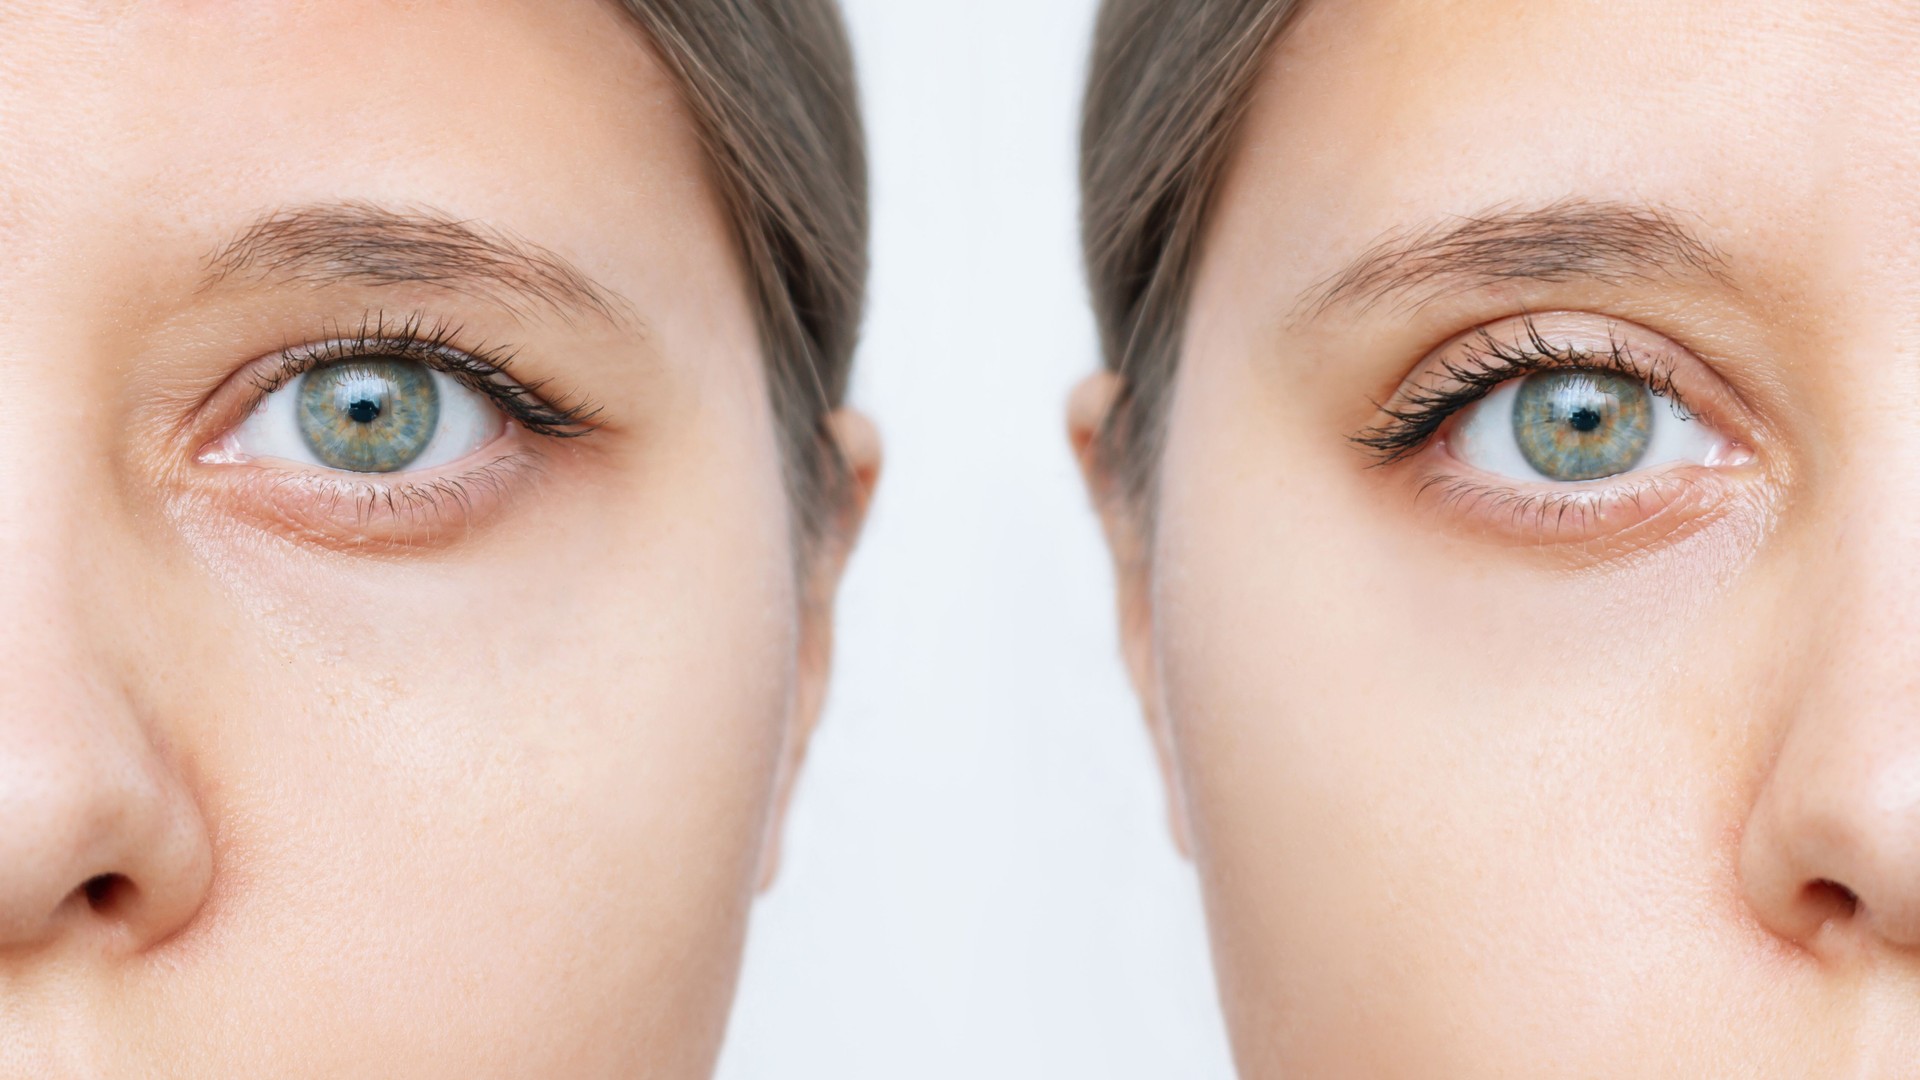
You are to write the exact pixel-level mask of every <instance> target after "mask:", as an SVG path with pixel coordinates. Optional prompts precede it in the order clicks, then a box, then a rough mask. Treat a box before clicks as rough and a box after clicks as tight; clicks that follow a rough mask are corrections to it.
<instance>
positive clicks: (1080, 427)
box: [1067, 371, 1193, 857]
mask: <svg viewBox="0 0 1920 1080" xmlns="http://www.w3.org/2000/svg"><path fill="white" fill-rule="evenodd" d="M1123 389H1124V383H1123V382H1122V380H1121V377H1120V376H1119V375H1116V374H1114V373H1113V372H1110V371H1099V372H1095V373H1094V374H1092V375H1089V376H1087V377H1086V378H1084V379H1082V380H1080V382H1079V384H1078V385H1077V386H1075V387H1074V388H1073V393H1072V395H1071V396H1070V397H1069V398H1068V399H1067V439H1068V441H1069V442H1070V444H1071V445H1072V447H1073V454H1074V457H1075V458H1076V459H1077V460H1078V461H1079V463H1080V474H1081V477H1082V478H1083V479H1084V480H1085V482H1086V486H1087V494H1088V496H1089V497H1090V498H1091V499H1092V500H1093V505H1094V509H1095V510H1096V511H1097V512H1098V513H1099V515H1100V525H1101V528H1102V530H1103V531H1104V532H1105V533H1106V537H1107V549H1108V552H1109V554H1110V555H1111V556H1112V559H1113V578H1114V591H1115V597H1116V604H1117V607H1118V615H1119V620H1120V653H1121V657H1122V658H1123V659H1124V661H1125V662H1126V667H1127V674H1128V676H1129V678H1130V679H1131V680H1132V682H1133V690H1134V693H1135V695H1136V696H1138V698H1139V700H1140V708H1141V712H1142V713H1143V714H1144V715H1145V718H1146V721H1147V732H1148V734H1149V735H1150V736H1151V737H1152V739H1153V752H1154V757H1155V759H1156V760H1157V761H1158V763H1159V766H1160V778H1161V781H1162V784H1163V786H1164V789H1165V791H1166V796H1167V818H1168V825H1169V829H1170V831H1171V832H1172V833H1173V840H1174V844H1175V846H1176V847H1178V848H1179V849H1180V853H1181V854H1182V855H1185V856H1188V857H1191V856H1192V854H1193V834H1192V829H1191V827H1190V825H1189V822H1188V817H1187V812H1186V803H1185V799H1184V798H1182V796H1181V793H1180V783H1179V775H1178V773H1177V771H1176V770H1175V768H1174V752H1173V733H1172V730H1171V728H1170V727H1169V725H1168V723H1167V717H1166V709H1165V707H1164V706H1163V704H1162V702H1161V698H1160V677H1159V665H1158V664H1157V663H1156V661H1155V656H1154V648H1153V605H1152V600H1151V597H1152V576H1153V575H1152V568H1151V561H1150V560H1149V559H1148V557H1147V541H1146V528H1145V522H1144V521H1143V520H1142V517H1141V515H1142V514H1144V513H1145V508H1143V507H1141V506H1138V505H1136V504H1135V503H1134V501H1133V500H1132V499H1131V498H1130V497H1129V496H1128V495H1127V494H1126V493H1124V491H1123V490H1122V488H1121V485H1120V484H1119V481H1118V475H1117V473H1116V470H1115V463H1114V462H1113V461H1111V460H1110V459H1109V457H1108V455H1109V453H1110V450H1109V447H1108V446H1107V444H1106V440H1105V439H1104V438H1103V434H1104V433H1105V431H1106V428H1107V425H1108V423H1109V422H1110V420H1111V419H1112V415H1113V410H1114V408H1115V407H1116V406H1117V405H1118V403H1119V401H1120V395H1121V391H1122V390H1123Z"/></svg>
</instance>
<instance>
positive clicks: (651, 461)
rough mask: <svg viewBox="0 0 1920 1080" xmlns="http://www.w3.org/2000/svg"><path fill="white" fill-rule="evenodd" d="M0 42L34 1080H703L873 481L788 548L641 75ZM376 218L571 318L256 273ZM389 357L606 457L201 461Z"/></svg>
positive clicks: (89, 32)
mask: <svg viewBox="0 0 1920 1080" xmlns="http://www.w3.org/2000/svg"><path fill="white" fill-rule="evenodd" d="M0 21H3V22H4V23H5V25H6V28H7V29H6V33H5V34H3V35H0V144H4V145H5V146H6V148H7V151H6V153H5V154H0V295H4V296H5V297H6V299H7V302H6V303H5V304H4V305H0V343H4V344H0V355H4V358H5V368H6V372H7V378H8V385H9V387H10V389H11V393H12V395H13V399H14V400H15V401H16V402H17V403H18V404H20V405H21V406H22V407H21V408H19V409H18V410H16V412H15V414H14V417H13V419H12V420H11V421H10V422H8V423H7V424H5V425H0V427H3V428H4V433H0V445H3V446H4V451H0V452H3V453H4V457H5V460H6V464H5V466H4V467H0V487H4V492H5V496H4V498H0V545H3V546H4V554H5V557H4V559H0V566H3V567H4V569H0V610H4V611H5V612H6V613H7V615H8V618H7V619H6V620H5V623H4V626H5V629H3V630H0V634H4V636H5V645H4V648H0V655H4V656H6V657H7V660H6V664H7V671H6V673H5V677H4V678H3V679H0V686H3V687H4V689H0V695H3V696H4V707H0V821H3V822H4V823H5V828H4V829H0V1076H7V1077H41V1078H44V1077H66V1076H76V1077H77V1076H136V1075H144V1076H177V1077H194V1076H206V1077H230V1076H288V1077H297V1076H313V1077H335V1076H369V1075H383V1076H410V1077H412V1076H418V1077H439V1076H445V1077H479V1076H499V1077H528V1076H566V1077H585V1076H621V1077H628V1076H649V1077H673V1078H679V1077H687V1078H693V1077H701V1076H706V1075H708V1074H709V1072H710V1070H711V1067H712V1062H713V1059H714V1056H715V1054H716V1052H717V1048H718V1045H719V1042H720V1036H721V1033H722V1031H723V1029H724V1021H725V1014H726V1009H727V1005H728V1003H729V1001H730V999H731V995H732V989H733V983H734V976H735V971H736V968H737V963H738V954H739V949H740V945H741V940H742V934H743V931H744V926H745V920H746V915H747V912H748V909H749V906H750V903H751V899H752V897H753V895H754V893H755V891H756V889H757V888H758V887H759V886H761V885H762V884H764V883H765V882H766V881H767V880H769V879H770V877H771V875H772V873H773V869H774V866H775V864H776V862H777V837H778V823H779V818H780V815H781V811H782V809H783V807H784V805H785V802H786V799H787V797H788V795H789V794H790V792H791V790H792V780H793V777H794V775H795V771H796V769H797V767H798V764H799V761H800V759H801V756H802V752H803V750H804V747H805V744H806V740H807V736H808V734H809V733H810V731H811V730H812V727H813V724H814V722H815V720H816V718H817V714H818V710H819V708H820V704H821V700H822V696H823V693H824V684H825V676H826V667H827V658H828V654H829V651H830V640H829V639H830V614H829V605H830V602H831V597H832V594H833V591H834V586H835V583H836V581H837V578H838V575H839V571H840V567H841V565H842V563H843V560H844V557H845V555H846V552H847V547H848V544H849V543H850V542H851V539H852V537H853V535H854V533H855V531H856V530H857V527H858V524H859V520H860V517H861V513H862V510H863V508H864V506H865V502H866V498H867V495H868V493H869V492H870V491H871V490H872V487H873V484H874V481H875V478H876V475H877V470H878V462H879V452H878V448H877V443H876V440H875V437H874V435H873V432H872V429H871V427H870V426H869V425H868V424H867V423H866V421H864V420H863V419H862V418H860V417H859V416H858V415H857V414H854V413H851V412H845V411H843V412H840V413H836V414H834V415H833V416H832V417H831V418H830V428H831V431H832V434H833V437H834V438H836V439H837V440H838V442H839V449H840V450H841V452H842V453H843V454H844V456H845V458H846V460H847V461H848V463H849V465H850V466H851V476H852V484H851V485H850V486H849V488H848V489H847V493H846V498H845V502H844V504H843V505H836V506H835V507H833V508H831V509H830V512H829V513H828V514H827V515H825V516H826V517H827V518H828V519H829V520H830V521H831V522H832V523H833V525H834V528H833V529H832V530H830V535H828V536H825V537H823V538H820V539H819V540H818V541H817V542H816V543H813V544H811V545H806V546H800V547H797V546H796V541H795V538H794V533H793V529H792V528H791V522H792V513H793V507H792V506H791V505H790V502H789V500H788V493H787V488H786V485H785V484H784V483H783V480H782V462H781V451H780V447H779V442H778V434H777V430H776V423H777V419H776V417H775V415H774V412H773V409H772V407H771V405H770V402H769V396H768V383H767V378H766V376H765V371H764V367H765V360H764V358H763V357H762V355H761V351H760V346H759V337H758V334H757V330H756V324H755V316H754V309H753V306H752V302H751V298H750V296H749V292H748V289H747V287H746V285H745V277H744V270H743V267H742V262H741V259H740V257H739V255H738V253H737V252H736V249H735V245H734V242H733V238H732V234H731V233H730V231H729V226H728V222H727V219H726V216H725V214H724V211H723V208H722V206H721V204H720V200H719V196H718V194H717V192H716V191H715V190H714V187H713V185H712V183H711V180H710V175H709V172H708V168H707V164H706V161H705V158H704V157H703V151H702V149H701V147H700V145H699V143H698V141H697V139H696V136H695V132H694V129H693V126H692V121H691V119H690V114H689V113H688V112H687V110H686V108H685V106H684V103H683V102H682V100H681V99H680V97H679V94H678V92H677V90H676V88H675V86H674V85H673V84H672V83H671V82H670V81H669V80H668V78H667V77H666V75H665V73H664V70H663V68H662V67H661V65H660V64H659V62H658V61H657V60H656V59H655V57H654V55H653V54H652V53H651V51H650V49H649V48H648V46H647V44H646V43H645V42H644V41H643V40H642V39H641V37H640V36H639V34H638V33H637V32H636V31H635V29H634V28H633V27H632V26H630V25H629V24H628V23H627V22H625V21H624V20H623V19H622V18H621V17H620V16H619V15H618V14H617V12H616V11H615V10H614V9H613V7H612V5H608V4H601V3H594V2H587V0H581V2H569V3H554V2H552V0H540V2H537V3H536V2H532V0H526V2H514V0H499V2H489V3H485V4H474V3H462V4H457V5H456V4H446V5H441V4H421V5H394V4H374V3H357V2H356V3H341V2H329V3H326V4H318V5H315V4H292V3H287V4H280V3H274V4H262V3H258V2H251V0H250V2H247V3H238V2H234V3H225V2H219V3H206V2H201V3H187V2H184V0H183V2H177V3H153V4H140V5H124V4H98V5H94V4H83V5H74V4H70V3H59V4H51V3H44V4H43V3H3V4H0ZM530 88H532V89H530ZM342 206H346V207H349V208H350V209H349V211H348V212H347V213H346V215H345V216H346V217H347V218H348V219H351V220H353V221H356V222H357V224H356V225H355V226H354V227H355V228H357V229H359V230H360V231H359V232H357V233H354V234H353V235H352V236H351V237H350V239H354V240H358V241H365V242H379V241H381V235H380V230H379V228H378V227H377V225H376V226H375V227H372V228H371V231H369V226H368V222H369V221H374V222H376V223H377V222H380V221H390V218H389V217H388V216H387V215H400V216H405V215H416V216H418V218H419V219H420V220H424V221H427V222H429V223H430V224H433V223H438V224H437V225H433V227H438V226H440V225H445V224H446V223H448V222H458V223H463V224H464V225H465V226H466V227H467V228H469V229H471V230H473V232H474V234H476V235H479V236H481V237H483V238H484V239H486V240H488V241H492V242H496V243H498V244H499V245H501V247H502V248H503V249H504V250H505V251H506V252H507V253H508V256H511V255H519V256H529V255H531V257H532V258H533V261H534V262H535V263H538V264H539V265H540V266H543V267H544V268H545V270H546V271H547V272H548V273H549V275H550V276H549V277H548V278H544V279H542V278H540V277H539V275H538V274H531V272H522V273H518V274H517V275H516V273H515V272H513V271H510V270H507V269H503V267H507V266H509V264H511V259H510V258H508V256H502V259H503V260H505V261H500V262H496V263H494V264H492V269H491V271H489V273H491V274H492V275H493V276H491V277H490V276H488V273H482V274H479V275H478V276H474V277H469V278H465V279H460V280H447V281H440V282H424V281H419V280H412V281H404V282H399V283H394V282H382V281H376V280H374V275H370V274H365V273H362V274H358V275H355V274H345V275H341V274H337V273H333V272H332V271H337V270H339V269H340V268H341V267H342V266H343V265H346V264H347V262H350V260H346V256H344V255H343V254H342V252H341V250H333V249H327V248H325V246H324V244H323V245H322V247H321V249H320V250H317V251H316V250H308V251H305V252H304V253H301V252H291V251H282V252H280V253H279V254H280V255H281V256H285V260H283V261H282V262H281V263H277V264H276V263H273V262H272V260H264V261H263V260H256V261H254V262H253V263H251V264H245V263H243V262H240V261H236V260H228V263H226V264H222V263H221V262H220V260H219V259H218V258H217V257H216V256H217V254H218V253H220V252H222V251H223V250H226V251H228V252H229V254H232V252H231V251H230V249H229V245H231V244H232V243H233V242H234V240H235V239H236V238H239V237H244V236H246V235H248V234H249V230H251V229H257V228H258V227H259V226H260V223H261V222H262V221H263V220H269V219H271V218H272V216H273V215H276V214H287V213H292V214H294V215H295V217H296V220H306V219H302V218H299V215H301V214H309V215H311V214H315V213H320V214H325V213H330V212H331V213H336V216H338V215H337V211H338V208H340V207H342ZM254 235H255V236H256V238H257V237H258V235H259V234H257V233H256V234H254ZM336 239H338V237H336ZM388 239H390V237H389V238H388ZM294 247H298V245H297V244H296V245H294ZM416 254H417V252H416ZM401 257H405V253H404V252H402V253H401ZM276 267H277V268H276ZM561 268H563V269H561ZM523 269H524V268H523ZM530 274H531V276H529V275H530ZM552 275H558V276H557V277H554V276H552ZM568 275H573V276H572V277H568ZM562 279H564V280H566V281H569V282H571V283H572V284H573V285H574V286H576V287H577V288H576V291H575V292H574V293H569V292H568V291H567V290H566V289H565V288H561V287H559V286H557V285H555V282H556V281H559V280H562ZM590 300H591V302H589V301H590ZM369 323H371V324H373V325H374V326H375V327H376V328H385V329H389V330H391V329H393V328H395V327H408V326H436V327H439V328H441V329H443V330H445V331H446V336H447V338H448V344H449V345H450V346H451V347H454V348H457V349H463V350H480V349H487V348H496V347H506V351H509V352H511V354H512V357H511V369H510V370H511V373H512V376H513V377H514V378H515V379H516V380H518V381H519V382H520V383H523V384H533V383H536V382H537V383H540V384H541V387H540V393H541V394H542V395H551V396H552V397H554V398H556V399H566V400H568V401H587V402H591V404H592V405H593V406H596V407H597V408H598V409H599V412H598V413H597V414H595V417H594V425H593V429H592V430H591V431H590V432H589V433H586V434H583V435H580V436H579V437H577V438H568V439H561V438H555V437H552V436H549V435H543V434H538V433H535V432H534V431H532V430H530V429H528V428H527V427H525V426H524V425H522V424H520V423H518V422H517V421H513V422H508V423H506V424H505V425H504V427H502V429H501V431H500V433H499V435H498V437H497V438H496V439H495V440H493V441H491V442H488V443H486V444H485V445H484V446H480V447H477V448H474V449H473V450H472V451H471V452H470V453H468V454H467V455H466V456H465V457H464V458H462V459H460V460H456V461H451V462H448V463H445V464H442V465H439V466H436V467H435V468H433V469H430V470H426V472H427V473H428V474H431V477H432V478H440V479H443V480H446V479H449V478H451V479H450V482H449V483H448V484H443V485H441V486H440V488H438V489H435V488H433V487H432V485H431V484H430V483H428V482H427V481H428V480H429V479H430V478H429V477H427V476H409V475H405V474H404V472H402V473H391V474H383V475H380V476H375V477H372V478H370V479H369V478H367V477H364V476H363V477H358V478H355V479H354V482H353V483H351V484H344V485H343V483H342V482H341V481H340V479H339V478H338V477H337V476H335V477H333V478H331V479H329V478H324V477H323V478H321V479H320V480H317V481H316V480H314V473H315V467H314V466H311V465H304V464H298V463H289V462H286V461H275V460H271V459H266V458H259V457H255V458H250V459H247V460H242V461H236V460H232V455H227V456H225V457H223V456H221V455H220V454H217V453H215V454H210V453H209V452H208V448H209V447H217V446H219V445H223V444H221V441H220V440H221V438H222V436H223V434H225V433H229V432H231V431H232V430H233V429H234V428H235V427H236V425H237V424H238V423H239V422H240V421H241V420H242V419H243V418H245V417H246V416H248V415H249V409H250V408H251V407H252V405H253V401H254V398H255V397H256V396H258V394H259V387H258V386H257V385H256V382H257V380H256V378H255V376H257V374H258V372H259V370H260V367H261V362H262V359H263V358H269V357H273V356H275V355H276V354H278V353H279V352H280V351H281V350H283V349H285V348H286V347H288V346H290V345H301V344H303V343H311V342H320V341H326V340H329V339H338V338H340V337H343V336H351V335H350V334H348V333H343V331H348V332H350V331H355V330H358V329H359V328H360V327H362V326H364V325H367V324H369ZM275 392H276V393H286V392H288V391H286V390H279V391H275ZM474 400H477V401H482V402H483V404H482V405H481V406H480V407H481V408H491V407H493V406H492V405H491V404H486V403H484V402H485V399H483V398H480V397H478V396H476V398H475V399H474ZM243 456H244V455H243ZM479 466H485V470H484V472H483V474H480V475H476V472H475V470H476V468H478V467H479ZM295 477H298V478H295ZM409 483H411V484H412V485H413V486H411V487H402V486H399V485H403V484H409ZM383 485H384V486H383ZM395 491H399V492H401V493H402V494H400V495H399V496H398V497H390V496H392V493H393V492H395ZM450 491H453V492H457V494H449V492H450Z"/></svg>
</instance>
